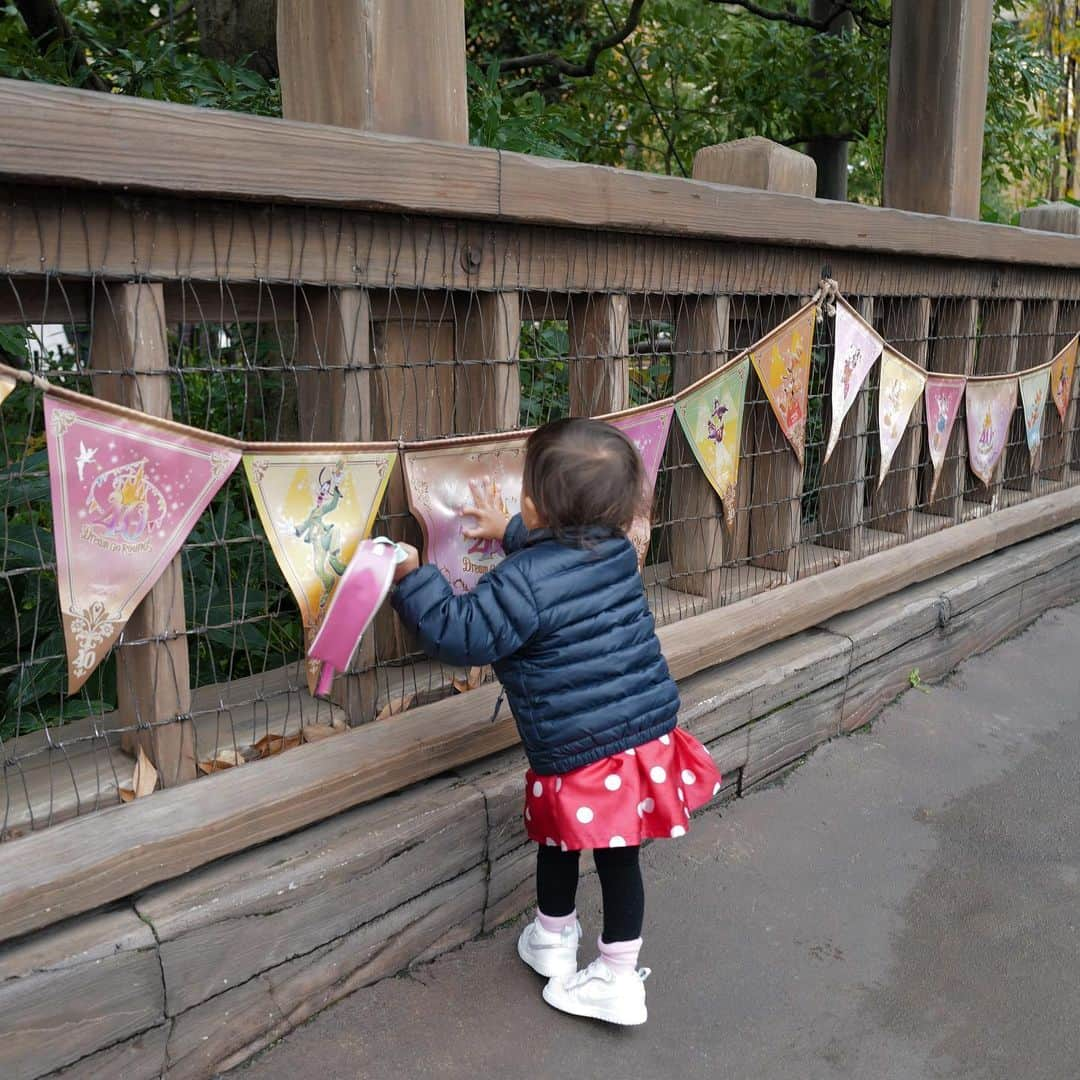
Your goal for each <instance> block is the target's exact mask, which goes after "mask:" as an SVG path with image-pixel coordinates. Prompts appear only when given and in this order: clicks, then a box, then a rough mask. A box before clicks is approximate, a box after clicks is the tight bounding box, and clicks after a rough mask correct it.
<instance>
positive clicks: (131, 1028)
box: [0, 909, 165, 1080]
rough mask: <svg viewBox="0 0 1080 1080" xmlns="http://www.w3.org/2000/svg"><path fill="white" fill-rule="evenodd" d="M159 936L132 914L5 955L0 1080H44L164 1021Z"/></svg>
mask: <svg viewBox="0 0 1080 1080" xmlns="http://www.w3.org/2000/svg"><path fill="white" fill-rule="evenodd" d="M164 1003H165V995H164V987H163V986H162V981H161V967H160V965H159V964H158V960H157V954H156V952H155V943H154V935H153V934H152V933H151V931H150V927H148V926H146V925H145V924H144V923H143V922H141V921H140V920H139V918H138V917H137V916H136V915H135V913H134V912H132V911H131V910H130V909H125V910H120V911H113V912H109V913H107V914H102V915H94V916H92V917H90V918H86V919H81V920H79V921H78V922H76V923H72V924H70V925H68V926H60V927H56V928H55V929H53V930H50V931H49V932H48V933H47V934H37V935H35V936H34V937H32V938H29V939H27V940H26V941H23V942H17V943H16V944H14V945H10V946H8V947H6V948H4V949H2V950H0V1010H2V1013H3V1017H4V1023H3V1025H2V1026H0V1075H3V1076H5V1077H12V1078H20V1080H22V1078H25V1080H30V1078H31V1077H36V1076H41V1075H42V1074H43V1073H47V1072H50V1071H51V1070H53V1069H59V1068H61V1067H63V1066H64V1065H70V1064H71V1063H72V1062H74V1061H76V1060H78V1059H79V1058H83V1057H86V1056H87V1055H89V1054H92V1053H94V1052H95V1051H97V1050H101V1049H102V1048H104V1047H107V1046H111V1045H112V1044H113V1043H117V1042H120V1041H121V1040H123V1039H126V1038H128V1037H129V1036H131V1035H134V1034H136V1033H137V1032H140V1031H144V1030H147V1029H149V1028H152V1027H154V1026H155V1025H157V1024H160V1023H161V1022H162V1020H163V1019H164Z"/></svg>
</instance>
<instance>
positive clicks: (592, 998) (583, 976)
mask: <svg viewBox="0 0 1080 1080" xmlns="http://www.w3.org/2000/svg"><path fill="white" fill-rule="evenodd" d="M650 974H651V971H650V970H649V968H638V969H637V970H636V971H627V972H619V971H614V970H613V969H612V968H610V967H608V965H607V962H606V961H605V960H604V958H603V957H602V956H600V957H597V958H596V959H595V960H594V961H593V962H592V963H591V964H590V965H589V966H588V967H587V968H585V969H584V971H577V972H575V973H574V974H573V975H570V976H568V977H567V978H562V979H558V978H556V979H552V980H551V981H550V982H549V983H548V984H547V986H545V987H544V1000H545V1001H546V1002H547V1003H548V1004H549V1005H551V1006H552V1007H553V1008H556V1009H561V1010H562V1011H563V1012H566V1013H573V1015H574V1016H588V1017H591V1018H592V1019H593V1020H606V1021H607V1022H608V1023H609V1024H625V1025H627V1026H629V1025H633V1024H644V1023H645V1021H646V1020H647V1019H648V1018H649V1012H648V1010H647V1009H646V1008H645V980H646V979H647V978H648V977H649V975H650Z"/></svg>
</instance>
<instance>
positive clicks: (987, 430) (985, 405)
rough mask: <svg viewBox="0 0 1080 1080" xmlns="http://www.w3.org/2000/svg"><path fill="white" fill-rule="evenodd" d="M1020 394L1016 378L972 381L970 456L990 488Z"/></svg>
mask: <svg viewBox="0 0 1080 1080" xmlns="http://www.w3.org/2000/svg"><path fill="white" fill-rule="evenodd" d="M1016 394H1017V378H1016V376H1015V375H1009V376H1006V377H1004V378H1000V379H969V380H968V384H967V430H968V456H969V458H970V461H971V471H972V472H973V473H974V474H975V475H976V476H977V477H978V478H979V479H980V480H981V481H982V482H983V483H984V484H986V485H989V484H990V483H991V481H992V480H993V478H994V468H995V466H996V465H997V463H998V461H999V459H1000V458H1001V454H1002V451H1003V450H1004V449H1005V443H1006V442H1007V441H1008V438H1009V424H1010V423H1011V421H1012V416H1013V413H1014V412H1015V411H1016Z"/></svg>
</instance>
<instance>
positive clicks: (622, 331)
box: [567, 293, 630, 416]
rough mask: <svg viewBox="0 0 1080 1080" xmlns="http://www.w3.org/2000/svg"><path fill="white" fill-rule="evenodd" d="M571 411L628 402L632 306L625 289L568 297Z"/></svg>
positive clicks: (594, 411) (587, 412) (596, 410)
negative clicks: (629, 305) (624, 291)
mask: <svg viewBox="0 0 1080 1080" xmlns="http://www.w3.org/2000/svg"><path fill="white" fill-rule="evenodd" d="M568 322H569V326H568V330H569V334H570V354H569V356H568V358H567V364H568V366H569V369H570V412H571V414H572V415H574V416H602V415H603V414H604V413H610V412H618V411H619V410H621V409H625V408H627V406H628V405H629V404H630V358H629V353H630V312H629V308H628V305H627V300H626V297H625V295H621V294H618V293H595V294H590V295H586V296H574V297H571V301H570V318H569V320H568Z"/></svg>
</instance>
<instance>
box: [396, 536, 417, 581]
mask: <svg viewBox="0 0 1080 1080" xmlns="http://www.w3.org/2000/svg"><path fill="white" fill-rule="evenodd" d="M398 547H399V548H401V550H402V551H404V552H405V558H404V559H403V560H402V561H401V562H399V563H398V564H397V566H396V567H395V568H394V581H400V580H401V579H402V578H403V577H405V575H406V574H411V573H412V572H413V571H414V570H419V569H420V552H419V551H417V550H416V548H414V547H413V546H412V544H398Z"/></svg>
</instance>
